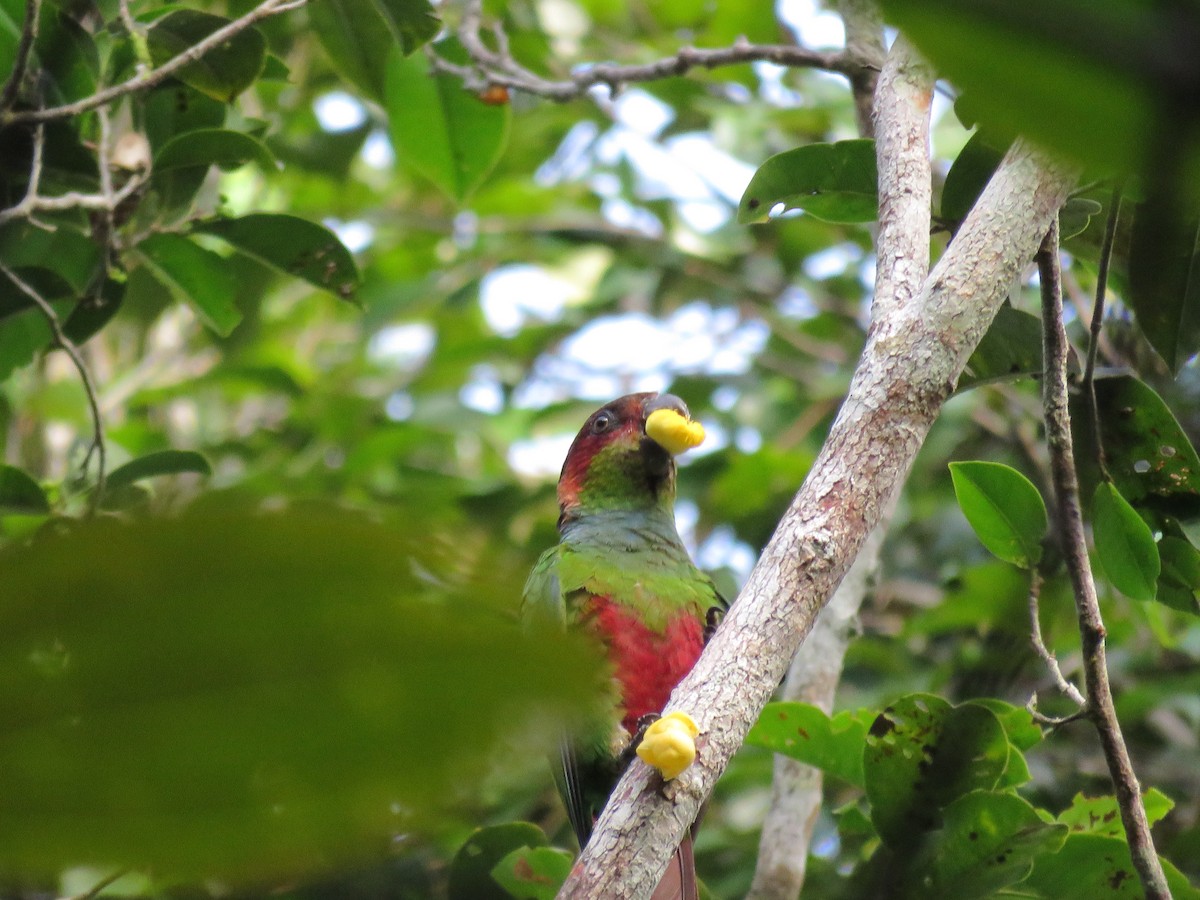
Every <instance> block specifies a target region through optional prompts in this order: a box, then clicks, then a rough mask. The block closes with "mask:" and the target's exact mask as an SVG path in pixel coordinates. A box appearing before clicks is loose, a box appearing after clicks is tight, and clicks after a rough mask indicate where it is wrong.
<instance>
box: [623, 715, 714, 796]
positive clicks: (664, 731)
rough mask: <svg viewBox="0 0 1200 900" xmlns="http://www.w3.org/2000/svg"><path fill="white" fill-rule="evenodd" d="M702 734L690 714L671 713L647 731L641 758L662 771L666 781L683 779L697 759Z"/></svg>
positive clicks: (640, 746) (644, 736) (640, 754)
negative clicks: (683, 773)
mask: <svg viewBox="0 0 1200 900" xmlns="http://www.w3.org/2000/svg"><path fill="white" fill-rule="evenodd" d="M699 734H700V729H699V727H697V725H696V723H695V722H694V721H693V720H692V717H691V716H689V715H688V714H687V713H684V712H673V713H669V714H668V715H665V716H663V717H662V718H661V719H659V720H658V721H657V722H655V723H654V724H653V725H651V726H650V727H649V728H647V729H646V733H645V734H644V735H642V742H641V743H640V744H638V748H637V755H638V756H640V757H641V758H642V760H643V761H644V762H645V763H646V764H647V765H651V766H654V768H656V769H658V771H659V772H661V773H662V777H663V781H670V780H671V779H673V778H677V777H679V774H680V773H681V772H682V771H683V770H684V769H686V768H687V767H688V766H690V765H691V764H692V762H693V761H694V760H695V759H696V737H697V736H698V735H699Z"/></svg>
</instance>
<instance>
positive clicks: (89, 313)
mask: <svg viewBox="0 0 1200 900" xmlns="http://www.w3.org/2000/svg"><path fill="white" fill-rule="evenodd" d="M124 300H125V281H123V280H122V281H118V280H117V279H115V278H106V279H105V280H104V283H103V284H102V285H100V290H99V291H94V292H93V293H92V294H90V295H89V296H86V297H83V298H82V299H81V300H80V301H79V302H78V303H76V304H75V308H74V309H72V310H71V314H70V315H69V316H68V317H67V320H66V321H65V322H63V326H62V328H63V334H65V335H66V336H67V339H68V340H71V341H74V342H75V343H76V344H82V343H84V342H85V341H86V340H87V339H88V338H90V337H91V336H92V335H94V334H96V333H97V332H98V331H99V330H100V329H101V328H103V327H104V326H105V325H107V324H108V323H109V322H111V321H112V318H113V316H115V315H116V314H117V313H118V312H119V311H120V309H121V304H122V302H124Z"/></svg>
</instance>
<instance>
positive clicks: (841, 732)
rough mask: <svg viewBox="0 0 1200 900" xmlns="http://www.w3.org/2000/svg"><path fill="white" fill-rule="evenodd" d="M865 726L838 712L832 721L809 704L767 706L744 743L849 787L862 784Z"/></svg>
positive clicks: (859, 716) (769, 704)
mask: <svg viewBox="0 0 1200 900" xmlns="http://www.w3.org/2000/svg"><path fill="white" fill-rule="evenodd" d="M866 738H867V724H866V722H865V721H863V717H862V716H861V715H856V714H853V713H850V712H841V713H838V714H837V715H836V716H834V717H833V718H832V719H831V718H830V717H829V716H827V715H826V714H825V712H824V711H823V710H821V709H818V708H817V707H815V706H811V705H810V704H808V703H768V704H767V706H766V707H765V708H764V709H763V711H762V713H761V714H760V715H759V717H758V721H757V722H755V723H754V727H753V728H751V729H750V733H749V734H748V735H746V743H747V744H751V745H753V746H756V747H765V748H767V749H768V750H773V751H774V752H776V753H782V754H784V755H785V756H790V757H791V758H792V759H798V760H800V762H803V763H807V764H808V765H810V766H815V767H816V768H818V769H821V770H823V771H825V772H828V773H829V774H831V775H836V776H837V777H838V778H843V779H845V780H846V781H848V782H850V783H851V784H856V785H859V786H861V785H862V784H863V762H862V760H863V748H864V747H865V746H866Z"/></svg>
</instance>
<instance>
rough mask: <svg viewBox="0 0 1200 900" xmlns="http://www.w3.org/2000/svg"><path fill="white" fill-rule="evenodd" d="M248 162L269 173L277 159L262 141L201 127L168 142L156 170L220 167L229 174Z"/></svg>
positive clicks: (157, 158)
mask: <svg viewBox="0 0 1200 900" xmlns="http://www.w3.org/2000/svg"><path fill="white" fill-rule="evenodd" d="M248 162H257V163H258V164H259V165H260V166H262V167H263V168H264V169H266V170H268V171H271V170H273V169H274V168H275V158H274V157H273V156H272V155H271V151H270V150H268V149H267V147H266V145H265V144H263V143H262V142H261V141H259V140H256V139H255V138H252V137H251V136H250V135H248V134H244V133H242V132H240V131H229V130H227V129H224V128H202V129H199V130H196V131H189V132H186V133H185V134H180V135H176V136H175V137H174V138H171V139H170V140H168V141H167V142H166V143H165V144H164V145H163V147H162V149H161V150H159V151H158V153H157V154H156V155H155V157H154V171H155V172H163V171H167V170H169V169H184V168H190V167H194V166H199V167H203V168H207V167H208V166H219V167H220V168H221V169H224V170H226V171H229V170H231V169H236V168H238V167H239V166H243V165H245V164H246V163H248Z"/></svg>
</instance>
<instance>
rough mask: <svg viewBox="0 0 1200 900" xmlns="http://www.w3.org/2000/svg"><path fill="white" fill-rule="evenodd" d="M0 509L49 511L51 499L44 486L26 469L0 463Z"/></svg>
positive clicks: (8, 510)
mask: <svg viewBox="0 0 1200 900" xmlns="http://www.w3.org/2000/svg"><path fill="white" fill-rule="evenodd" d="M0 510H3V511H4V512H18V513H32V514H38V513H48V512H50V501H49V500H47V499H46V492H45V491H43V490H42V486H41V485H40V484H38V483H37V482H36V481H34V480H33V479H32V478H31V477H30V476H29V475H28V474H27V473H26V472H25V471H24V470H22V469H18V468H17V467H16V466H7V465H3V464H0Z"/></svg>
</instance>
